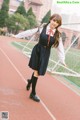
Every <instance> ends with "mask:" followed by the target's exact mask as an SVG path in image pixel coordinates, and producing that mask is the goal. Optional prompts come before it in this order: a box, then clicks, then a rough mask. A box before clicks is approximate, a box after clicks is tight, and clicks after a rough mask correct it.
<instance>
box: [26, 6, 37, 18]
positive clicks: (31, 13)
mask: <svg viewBox="0 0 80 120" xmlns="http://www.w3.org/2000/svg"><path fill="white" fill-rule="evenodd" d="M26 15H27V17H28V16H30V15H33V16H34V17H36V16H35V15H34V13H33V11H32V7H30V8H29V10H28V11H27V14H26Z"/></svg>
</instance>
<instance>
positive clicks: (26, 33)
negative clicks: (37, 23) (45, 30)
mask: <svg viewBox="0 0 80 120" xmlns="http://www.w3.org/2000/svg"><path fill="white" fill-rule="evenodd" d="M37 31H38V28H34V29H29V30H26V31H23V32H21V33H19V34H17V35H14V37H15V38H25V37H29V36H32V35H34V34H35V33H36V32H37Z"/></svg>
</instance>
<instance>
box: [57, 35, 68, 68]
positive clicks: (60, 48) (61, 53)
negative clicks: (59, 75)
mask: <svg viewBox="0 0 80 120" xmlns="http://www.w3.org/2000/svg"><path fill="white" fill-rule="evenodd" d="M57 51H58V57H59V60H60V62H61V63H62V64H63V65H65V66H66V64H65V53H64V47H63V43H62V38H61V37H60V40H59V46H58V47H57Z"/></svg>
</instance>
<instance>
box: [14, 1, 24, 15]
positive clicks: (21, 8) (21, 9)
mask: <svg viewBox="0 0 80 120" xmlns="http://www.w3.org/2000/svg"><path fill="white" fill-rule="evenodd" d="M15 13H19V14H21V15H23V16H26V9H25V7H24V2H21V4H20V6H19V7H18V8H17V10H16V12H15Z"/></svg>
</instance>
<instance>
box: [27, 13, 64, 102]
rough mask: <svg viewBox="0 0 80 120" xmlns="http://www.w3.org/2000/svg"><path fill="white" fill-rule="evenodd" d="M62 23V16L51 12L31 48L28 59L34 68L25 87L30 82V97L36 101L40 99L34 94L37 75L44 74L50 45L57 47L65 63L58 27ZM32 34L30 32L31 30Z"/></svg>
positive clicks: (30, 65) (28, 86)
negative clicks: (36, 41)
mask: <svg viewBox="0 0 80 120" xmlns="http://www.w3.org/2000/svg"><path fill="white" fill-rule="evenodd" d="M61 24H62V18H61V16H60V15H58V14H53V15H52V16H51V17H50V21H49V22H48V23H47V24H46V25H45V26H44V27H43V29H42V31H41V33H40V38H39V42H38V44H36V45H35V46H34V48H33V50H32V54H31V58H30V61H29V67H30V68H32V69H33V70H34V72H33V74H32V77H31V79H28V80H27V81H28V84H27V86H26V89H27V90H29V89H30V87H31V84H32V91H31V94H30V98H31V99H32V100H34V101H36V102H39V101H40V99H39V98H38V96H36V90H35V89H36V84H37V80H38V77H39V75H45V72H46V69H47V66H48V61H49V56H50V50H51V47H56V48H57V49H58V53H59V58H60V61H61V63H62V64H63V65H65V55H64V49H63V44H62V40H61V38H60V32H59V31H58V27H59V26H61ZM31 34H32V32H31Z"/></svg>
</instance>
